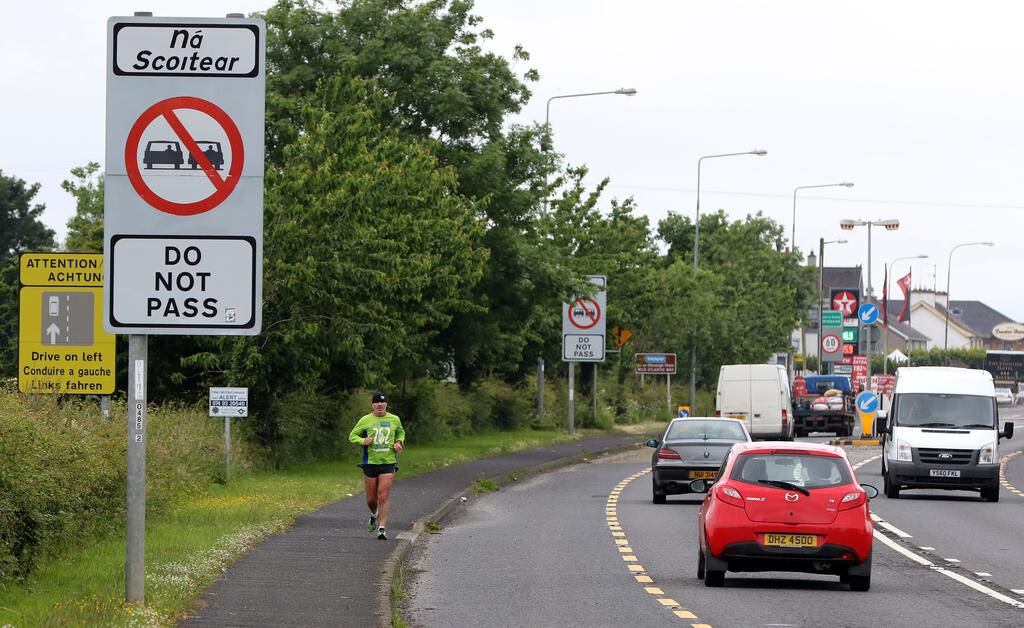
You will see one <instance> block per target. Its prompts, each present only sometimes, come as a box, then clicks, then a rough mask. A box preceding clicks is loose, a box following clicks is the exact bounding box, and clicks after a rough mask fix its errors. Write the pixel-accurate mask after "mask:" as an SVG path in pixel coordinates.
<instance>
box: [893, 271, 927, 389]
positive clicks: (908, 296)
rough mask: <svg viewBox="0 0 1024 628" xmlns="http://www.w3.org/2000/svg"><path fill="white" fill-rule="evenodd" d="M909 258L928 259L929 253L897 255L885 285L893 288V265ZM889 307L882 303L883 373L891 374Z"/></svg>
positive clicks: (908, 303) (908, 293) (908, 292)
mask: <svg viewBox="0 0 1024 628" xmlns="http://www.w3.org/2000/svg"><path fill="white" fill-rule="evenodd" d="M908 259H928V256H927V255H911V256H909V257H897V258H896V259H894V260H893V261H892V263H891V264H889V270H888V272H887V273H886V275H885V287H886V289H887V290H891V289H892V288H891V286H892V267H893V266H895V265H896V262H902V261H905V260H908ZM888 310H889V308H888V304H887V303H883V304H882V316H883V317H884V318H883V319H882V320H883V321H884V322H885V331H884V332H882V333H883V335H882V374H883V375H888V374H889V311H888ZM907 311H908V312H909V311H910V291H909V290H908V291H907Z"/></svg>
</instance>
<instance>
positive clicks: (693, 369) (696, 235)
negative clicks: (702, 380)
mask: <svg viewBox="0 0 1024 628" xmlns="http://www.w3.org/2000/svg"><path fill="white" fill-rule="evenodd" d="M767 154H768V151H766V150H762V149H760V148H755V149H754V150H748V151H745V152H742V153H722V154H719V155H704V156H703V157H701V158H700V159H698V160H697V217H696V219H695V220H694V223H693V227H694V232H693V273H694V275H696V274H697V259H698V257H697V256H698V251H699V250H700V164H701V162H703V161H704V160H705V159H717V158H718V157H738V156H740V155H757V156H758V157H764V156H765V155H767ZM696 403H697V329H696V328H694V330H693V343H692V344H691V347H690V412H694V411H696V409H697V406H696Z"/></svg>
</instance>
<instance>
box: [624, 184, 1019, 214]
mask: <svg viewBox="0 0 1024 628" xmlns="http://www.w3.org/2000/svg"><path fill="white" fill-rule="evenodd" d="M608 187H609V188H617V189H622V190H648V191H652V192H689V193H691V194H696V193H697V190H696V189H693V188H670V187H659V186H652V185H615V184H609V185H608ZM701 194H722V195H724V196H750V197H759V198H783V199H789V198H792V195H791V194H769V193H766V192H732V191H729V190H706V189H702V190H701ZM807 198H813V199H815V200H820V201H839V202H840V203H862V204H864V203H871V204H878V205H916V206H919V207H955V208H959V209H1024V205H997V204H994V203H949V202H939V201H902V200H901V201H896V200H886V199H873V198H851V197H848V196H843V197H839V196H807Z"/></svg>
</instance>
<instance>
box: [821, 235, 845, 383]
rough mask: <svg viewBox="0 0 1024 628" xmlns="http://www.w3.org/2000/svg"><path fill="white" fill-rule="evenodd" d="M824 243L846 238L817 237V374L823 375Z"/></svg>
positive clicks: (839, 241) (837, 242) (834, 242)
mask: <svg viewBox="0 0 1024 628" xmlns="http://www.w3.org/2000/svg"><path fill="white" fill-rule="evenodd" d="M826 244H846V240H826V239H825V238H819V239H818V374H819V375H824V373H822V371H821V366H822V364H821V312H822V310H823V309H824V308H823V307H822V295H823V293H824V292H825V245H826Z"/></svg>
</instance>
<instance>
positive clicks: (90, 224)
mask: <svg viewBox="0 0 1024 628" xmlns="http://www.w3.org/2000/svg"><path fill="white" fill-rule="evenodd" d="M71 177H72V178H71V179H65V180H64V181H62V182H61V184H60V187H61V188H63V190H64V191H65V192H67V193H68V194H70V195H71V196H73V197H74V198H75V215H74V216H72V217H71V218H70V219H69V220H68V237H67V239H66V240H65V241H64V248H65V249H66V250H68V251H72V252H75V253H102V252H103V173H102V172H100V165H99V164H98V163H96V162H95V161H90V162H89V163H88V164H86V165H84V166H78V167H76V168H72V169H71Z"/></svg>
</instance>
